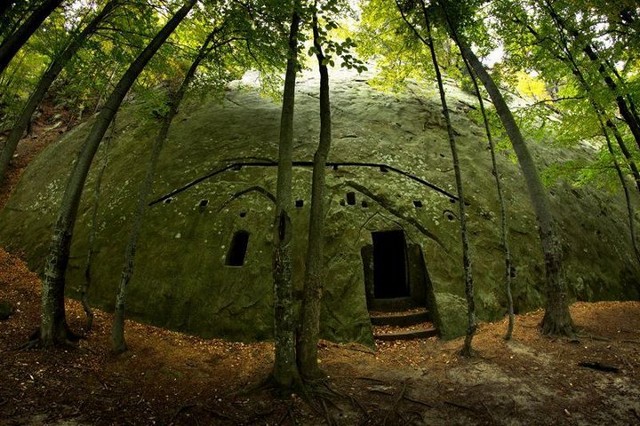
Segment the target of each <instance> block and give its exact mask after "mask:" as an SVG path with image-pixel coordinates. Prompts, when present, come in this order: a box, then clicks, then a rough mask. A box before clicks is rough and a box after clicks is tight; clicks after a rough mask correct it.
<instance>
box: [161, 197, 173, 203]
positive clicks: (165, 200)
mask: <svg viewBox="0 0 640 426" xmlns="http://www.w3.org/2000/svg"><path fill="white" fill-rule="evenodd" d="M172 201H173V198H171V197H169V198H165V199H164V201H163V203H165V204H171V202H172Z"/></svg>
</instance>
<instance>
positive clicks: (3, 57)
mask: <svg viewBox="0 0 640 426" xmlns="http://www.w3.org/2000/svg"><path fill="white" fill-rule="evenodd" d="M60 3H62V0H43V2H42V4H41V5H40V6H39V7H38V8H37V9H35V10H34V11H33V13H32V14H31V16H29V18H28V19H27V20H26V21H25V22H24V23H23V24H22V25H20V27H19V28H18V29H17V30H16V31H14V32H13V33H12V34H10V35H8V36H7V37H5V39H4V40H3V41H2V44H0V74H2V73H3V72H4V70H5V68H7V65H9V62H11V59H13V57H14V56H15V55H16V53H18V50H20V48H21V47H22V45H24V44H25V43H26V42H27V40H28V39H29V37H31V35H32V34H33V33H34V32H35V31H36V30H37V29H38V27H40V24H42V22H43V21H44V20H45V19H47V17H48V16H49V15H50V14H51V12H53V10H54V9H55V8H56V7H58V6H59V5H60Z"/></svg>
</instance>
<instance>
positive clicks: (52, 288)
mask: <svg viewBox="0 0 640 426" xmlns="http://www.w3.org/2000/svg"><path fill="white" fill-rule="evenodd" d="M195 3H196V0H188V1H186V2H185V4H184V5H183V6H182V7H181V8H180V9H179V10H178V12H177V13H176V14H175V15H174V16H173V17H172V18H171V19H170V20H169V21H168V22H167V24H166V25H165V26H164V28H162V30H160V32H159V33H158V34H157V35H156V36H155V37H154V38H153V40H152V41H151V42H150V43H149V45H148V46H147V47H146V48H145V49H144V51H143V52H142V53H141V54H140V55H139V56H138V57H137V58H136V60H135V61H134V62H133V63H132V64H131V66H130V67H129V69H128V70H127V71H126V72H125V74H124V75H123V77H122V78H121V79H120V81H119V82H118V84H117V85H116V87H115V89H114V90H113V92H112V93H111V95H110V96H109V99H108V100H107V102H106V103H105V106H104V108H103V109H102V111H100V114H98V117H96V121H95V124H94V125H93V127H92V128H91V131H90V132H89V135H88V136H87V139H86V141H85V143H84V146H83V147H82V150H81V151H80V153H79V154H78V158H77V160H76V163H75V165H74V167H73V170H72V172H71V175H70V177H69V180H68V182H67V186H66V189H65V193H64V195H63V198H62V203H61V206H60V210H59V212H58V218H57V220H56V223H55V225H54V231H53V239H52V243H51V248H50V249H49V255H48V257H47V263H46V265H45V274H44V280H43V282H42V323H41V326H40V338H41V340H42V342H41V343H42V344H43V345H44V346H51V345H55V344H57V343H61V341H62V340H63V338H64V337H65V334H66V330H67V326H66V316H65V311H64V287H65V272H66V267H67V264H68V262H69V252H70V248H71V239H72V236H73V228H74V226H75V222H76V217H77V214H78V206H79V205H80V197H81V196H82V190H83V189H84V183H85V181H86V178H87V174H88V172H89V168H90V166H91V162H92V160H93V157H94V156H95V153H96V151H97V149H98V146H99V145H100V141H101V140H102V137H103V136H104V134H105V132H106V131H107V128H108V127H109V124H110V123H111V120H112V119H113V116H114V115H115V113H116V111H117V110H118V108H119V107H120V104H121V103H122V100H123V99H124V97H125V95H126V94H127V92H128V91H129V89H130V88H131V86H132V85H133V83H134V82H135V80H136V78H137V77H138V75H139V74H140V72H142V70H143V69H144V67H145V65H146V64H147V63H148V62H149V60H150V59H151V58H152V57H153V55H154V54H155V53H156V52H157V50H158V49H159V48H160V46H162V44H163V43H164V42H165V41H166V39H167V38H168V37H169V36H170V35H171V33H172V32H173V30H175V28H176V27H177V26H178V24H179V23H180V22H181V21H182V20H183V19H184V17H185V16H186V15H187V13H188V12H189V11H190V10H191V8H192V7H193V5H194V4H195Z"/></svg>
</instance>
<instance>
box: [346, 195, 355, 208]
mask: <svg viewBox="0 0 640 426" xmlns="http://www.w3.org/2000/svg"><path fill="white" fill-rule="evenodd" d="M347 204H349V205H350V206H355V205H356V193H355V192H347Z"/></svg>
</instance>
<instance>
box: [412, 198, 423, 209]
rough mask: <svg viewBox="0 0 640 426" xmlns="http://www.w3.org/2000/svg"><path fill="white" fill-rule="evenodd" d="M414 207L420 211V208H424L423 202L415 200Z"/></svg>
mask: <svg viewBox="0 0 640 426" xmlns="http://www.w3.org/2000/svg"><path fill="white" fill-rule="evenodd" d="M413 205H414V206H415V208H417V209H419V208H420V207H422V201H420V200H413Z"/></svg>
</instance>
